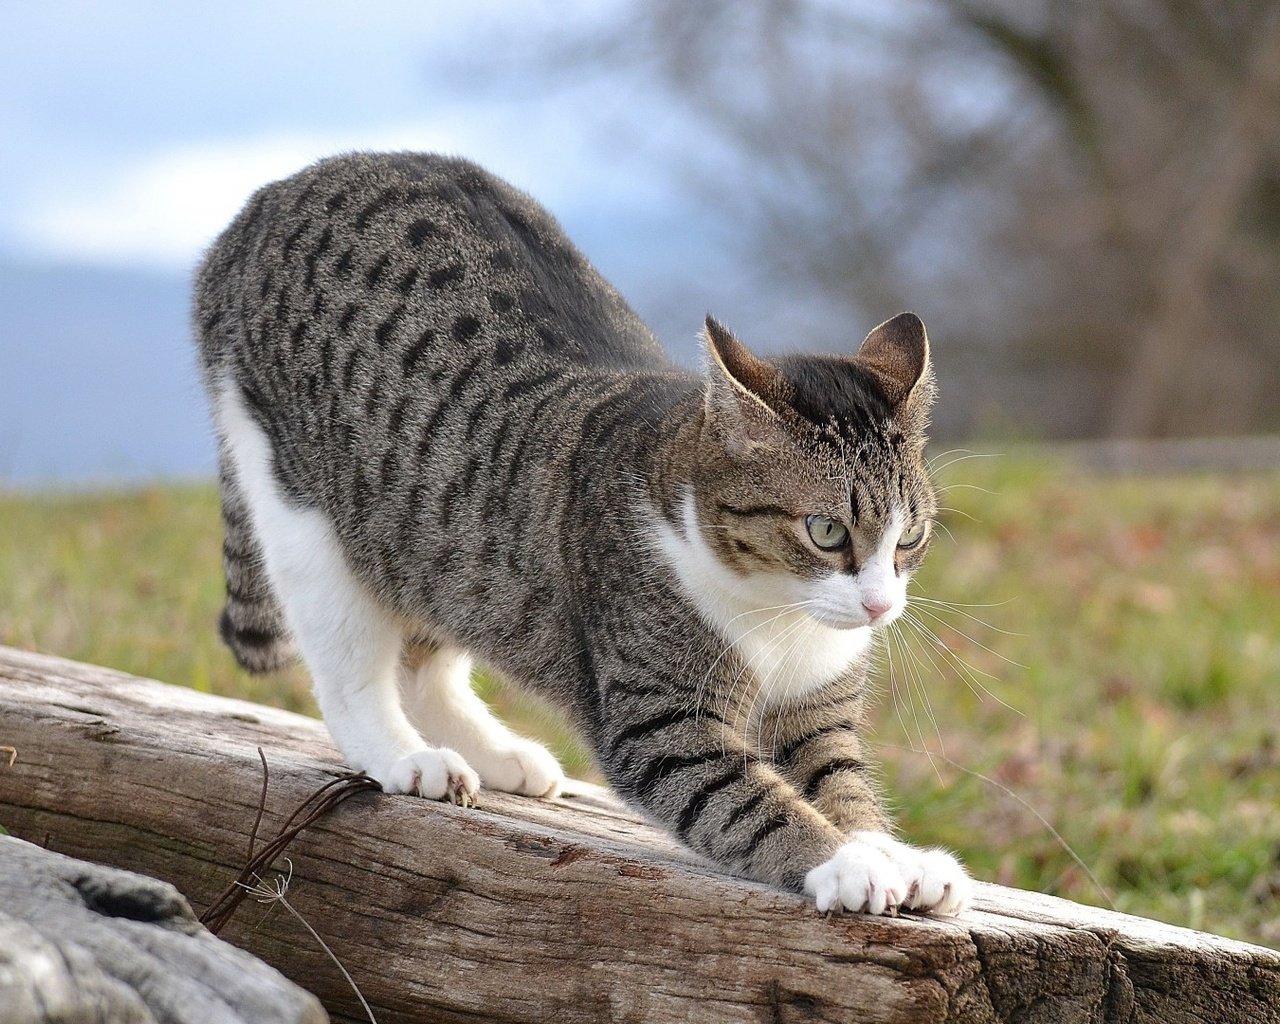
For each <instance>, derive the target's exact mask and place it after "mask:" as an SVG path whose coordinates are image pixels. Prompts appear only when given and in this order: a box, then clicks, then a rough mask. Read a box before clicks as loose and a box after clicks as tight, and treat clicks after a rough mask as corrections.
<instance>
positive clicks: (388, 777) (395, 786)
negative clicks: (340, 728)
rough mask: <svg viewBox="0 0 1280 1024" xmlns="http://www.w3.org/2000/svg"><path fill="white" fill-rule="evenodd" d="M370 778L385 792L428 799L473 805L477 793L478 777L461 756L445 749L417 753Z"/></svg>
mask: <svg viewBox="0 0 1280 1024" xmlns="http://www.w3.org/2000/svg"><path fill="white" fill-rule="evenodd" d="M370 774H371V775H373V777H374V778H375V779H377V780H378V782H380V783H381V784H382V788H383V790H384V791H385V792H387V793H411V794H416V795H417V796H421V797H425V798H426V799H428V800H448V801H449V802H450V803H453V804H459V805H461V806H463V807H468V806H474V805H475V797H476V793H478V792H479V791H480V776H478V775H477V774H476V773H475V772H474V771H473V770H472V768H471V766H470V765H469V764H467V762H466V761H464V760H463V759H462V756H461V755H460V754H458V753H456V752H455V751H452V750H450V749H449V748H448V747H437V748H435V749H427V750H418V751H415V752H414V753H412V754H406V755H405V756H404V757H401V758H399V759H398V760H396V761H393V762H391V764H390V765H388V766H387V767H386V768H385V769H384V770H383V771H381V772H371V773H370Z"/></svg>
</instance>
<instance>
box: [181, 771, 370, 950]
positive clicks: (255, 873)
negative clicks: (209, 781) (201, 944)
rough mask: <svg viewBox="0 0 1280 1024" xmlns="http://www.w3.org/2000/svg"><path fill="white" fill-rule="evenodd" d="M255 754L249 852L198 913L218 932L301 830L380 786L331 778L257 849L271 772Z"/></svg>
mask: <svg viewBox="0 0 1280 1024" xmlns="http://www.w3.org/2000/svg"><path fill="white" fill-rule="evenodd" d="M258 757H259V758H260V759H261V760H262V792H261V794H260V795H259V797H258V813H257V816H256V817H255V818H254V820H253V828H252V830H251V831H250V832H249V851H248V856H247V860H246V862H245V866H244V867H243V868H242V869H241V870H240V873H239V874H238V875H237V876H236V877H235V878H234V879H233V880H232V881H231V882H230V883H228V884H227V887H226V888H225V889H223V890H222V892H221V893H219V894H218V897H217V899H215V900H214V901H213V902H212V903H211V904H210V905H209V908H208V909H207V910H206V911H205V912H204V913H203V914H201V915H200V923H201V924H203V925H204V926H205V927H206V928H208V929H209V931H211V932H213V934H214V935H217V934H218V932H219V931H221V930H222V928H223V927H224V926H225V925H226V923H227V922H228V921H229V920H230V919H231V915H232V914H234V913H235V912H236V908H237V907H239V906H240V903H241V901H243V900H244V898H245V895H246V893H247V892H248V888H249V887H251V886H252V885H253V884H254V883H256V882H257V881H258V880H259V878H260V877H261V874H262V872H264V871H267V870H268V869H269V868H270V867H271V865H272V863H274V862H275V859H276V858H277V857H279V856H280V854H282V853H283V852H284V851H285V850H286V849H287V848H288V846H289V844H290V843H292V842H293V840H294V839H296V838H297V836H298V834H299V833H300V832H302V831H303V830H304V829H306V828H309V827H310V826H311V825H314V824H315V823H316V822H317V821H319V820H320V819H321V818H322V817H324V816H325V815H326V814H328V813H329V812H330V811H331V810H333V809H334V808H335V807H337V806H338V804H340V803H342V802H343V801H344V800H346V799H347V798H348V797H352V796H355V794H357V793H365V792H380V791H381V790H382V787H381V786H379V785H378V783H376V782H375V781H374V780H373V779H371V778H369V776H367V775H356V774H352V773H348V774H346V775H340V776H338V777H337V778H336V779H331V780H330V781H328V782H326V783H325V784H324V785H323V786H321V787H320V788H319V789H317V790H316V791H315V792H314V793H312V794H311V795H310V796H309V797H307V798H306V799H305V800H303V801H302V803H300V804H299V805H298V806H297V808H296V809H295V810H294V812H293V813H292V814H290V815H289V817H288V818H286V819H285V822H284V824H283V825H282V826H281V827H280V831H279V832H277V833H276V836H275V838H274V839H272V840H271V841H270V842H268V843H266V844H265V845H264V846H263V847H262V848H261V849H260V850H256V852H255V847H256V846H257V841H258V829H259V827H260V826H261V824H262V816H263V814H264V813H265V811H266V806H267V785H268V782H269V780H270V772H269V770H268V768H267V758H266V755H265V754H263V752H262V748H261V747H259V748H258Z"/></svg>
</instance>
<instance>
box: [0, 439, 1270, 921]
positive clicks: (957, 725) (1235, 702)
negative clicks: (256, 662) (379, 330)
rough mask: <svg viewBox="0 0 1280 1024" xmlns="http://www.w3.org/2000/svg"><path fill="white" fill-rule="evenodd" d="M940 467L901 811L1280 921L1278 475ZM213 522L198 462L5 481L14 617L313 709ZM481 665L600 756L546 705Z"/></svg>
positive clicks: (1063, 872) (1012, 463) (905, 735)
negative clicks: (115, 474) (282, 665)
mask: <svg viewBox="0 0 1280 1024" xmlns="http://www.w3.org/2000/svg"><path fill="white" fill-rule="evenodd" d="M954 459H956V456H947V457H944V458H942V459H940V460H939V461H940V462H941V463H947V462H950V461H953V460H954ZM942 476H943V479H944V481H945V482H946V483H947V484H948V485H949V487H948V490H947V491H946V493H945V500H944V504H945V505H946V506H947V507H948V511H947V513H946V514H945V516H944V517H943V519H942V523H943V525H945V527H946V528H947V529H946V531H940V535H939V537H938V539H937V541H936V542H935V544H934V548H933V551H932V552H931V554H930V556H929V562H928V565H927V566H926V571H925V572H924V573H923V575H922V578H921V579H920V580H919V581H918V582H919V585H918V586H916V587H915V588H913V589H914V590H915V591H916V592H917V593H918V594H919V595H921V596H922V597H924V598H927V599H929V600H931V601H945V602H953V604H951V605H944V604H930V603H926V602H925V601H921V602H919V603H916V604H915V605H914V606H913V609H912V614H913V615H914V616H915V617H916V619H917V620H918V623H919V625H918V626H917V627H915V628H914V632H913V627H912V626H910V625H907V626H905V627H904V630H903V632H902V635H901V636H900V637H895V638H892V639H890V640H888V641H887V642H886V644H885V652H884V656H883V658H882V661H883V664H882V671H881V673H880V675H881V677H882V679H883V680H884V686H883V690H884V693H883V700H882V701H881V706H880V710H879V713H878V715H877V719H876V729H875V734H874V736H873V737H872V742H873V743H874V744H875V745H876V746H877V747H878V749H879V751H880V757H881V760H882V761H883V763H884V775H885V783H886V788H887V790H888V792H889V793H890V795H891V799H892V801H893V803H894V806H895V807H896V809H897V813H898V816H899V819H900V821H901V824H902V829H903V832H904V833H905V835H906V836H907V837H908V838H910V839H912V840H914V841H918V842H925V843H944V844H946V845H948V846H950V847H952V848H953V849H955V850H957V851H958V852H959V853H961V854H962V856H963V857H964V859H965V860H966V861H967V862H968V863H969V865H970V866H971V867H972V869H973V871H974V873H975V874H976V875H977V876H978V877H979V878H983V879H988V880H993V881H998V882H1003V883H1005V884H1008V885H1016V886H1021V887H1024V888H1031V889H1039V890H1043V891H1047V892H1052V893H1056V894H1058V895H1062V896H1067V897H1070V898H1072V899H1077V900H1081V901H1084V902H1089V903H1098V904H1102V905H1106V903H1107V902H1108V900H1110V901H1111V902H1113V903H1114V905H1115V906H1116V907H1117V908H1118V909H1120V910H1124V911H1128V912H1131V913H1136V914H1143V915H1146V916H1150V917H1155V918H1159V919H1161V920H1165V921H1170V922H1173V923H1177V924H1185V925H1189V926H1192V927H1196V928H1204V929H1208V930H1210V931H1215V932H1219V933H1221V934H1224V935H1230V936H1234V937H1238V938H1244V939H1249V940H1252V941H1255V942H1262V943H1265V944H1268V945H1272V946H1280V735H1278V734H1280V474H1266V475H1253V476H1236V477H1227V476H1222V475H1195V476H1190V475H1183V476H1158V477H1131V478H1124V477H1107V478H1099V477H1090V476H1087V475H1083V474H1080V473H1076V472H1071V471H1068V470H1066V469H1064V468H1063V467H1061V466H1055V465H1054V464H1052V463H1047V462H1039V463H1035V462H1028V461H1020V460H1017V459H1011V458H984V459H978V458H973V459H966V460H964V461H955V463H954V464H953V465H950V466H949V467H948V468H947V469H945V470H944V472H943V474H942ZM948 532H949V534H950V536H948ZM220 544H221V536H220V533H219V525H218V519H217V502H216V499H215V496H214V494H213V491H212V489H210V488H207V487H166V488H149V489H147V490H143V491H140V492H134V493H121V494H89V495H65V496H63V495H58V496H35V497H31V496H8V497H4V496H0V643H5V644H11V645H14V646H18V647H25V648H30V649H34V650H40V651H47V652H50V653H55V654H60V655H63V656H66V657H70V658H77V659H81V660H84V661H89V662H95V663H98V664H102V665H109V666H112V667H115V668H119V669H124V670H126V671H129V672H133V673H136V674H139V675H144V676H151V677H154V678H157V679H163V680H166V681H168V682H172V683H180V684H184V685H187V686H192V687H195V688H196V689H200V690H205V691H208V692H211V693H221V694H232V695H235V696H240V697H246V698H248V699H251V700H256V701H262V702H266V703H272V704H278V705H281V706H283V707H286V708H291V709H293V710H298V711H304V712H307V713H312V714H314V713H315V709H314V706H313V704H312V702H311V698H310V695H309V692H308V684H307V679H306V675H305V673H304V672H303V671H302V670H300V669H295V670H292V671H290V672H288V673H282V674H280V675H278V676H275V677H268V678H265V679H262V678H255V677H252V676H248V675H245V674H244V673H242V672H239V671H238V670H236V669H235V668H234V667H233V664H232V660H231V657H230V655H229V654H228V653H227V652H226V651H224V650H223V649H222V648H221V646H220V645H219V643H218V640H217V637H216V634H215V630H214V623H215V621H216V616H217V613H218V610H219V608H220V606H221V595H222V581H221V578H220V564H219V550H220ZM930 633H932V634H933V635H932V636H931V635H930ZM890 669H891V670H890ZM891 677H892V683H891V682H890V678H891ZM482 687H483V689H484V692H485V694H486V696H487V697H488V698H489V699H490V700H491V701H493V702H494V703H495V704H496V705H498V706H499V708H500V711H501V712H502V714H503V715H504V716H505V717H507V718H508V719H509V720H514V721H516V722H518V723H519V724H520V725H521V726H522V727H523V728H525V729H526V730H528V731H531V732H537V733H540V734H541V735H543V736H544V737H546V738H547V739H548V740H549V742H550V743H551V745H552V746H553V747H554V749H556V751H557V752H558V753H559V754H561V756H562V757H563V758H564V759H565V761H566V764H567V766H568V768H569V769H570V771H572V772H574V773H576V774H589V773H590V771H591V767H590V761H589V758H588V757H587V756H586V754H585V753H584V752H583V751H582V750H581V748H580V747H579V746H578V745H577V744H576V743H575V742H574V740H573V738H572V737H571V736H569V735H568V734H567V733H566V732H565V731H564V730H563V729H562V728H561V727H559V726H558V725H557V724H556V723H555V720H554V718H553V717H551V716H549V715H547V714H546V713H545V712H542V711H541V710H540V709H538V708H537V707H536V706H535V705H533V704H532V703H530V702H527V701H523V700H521V699H520V698H519V697H518V696H516V695H514V694H511V693H509V692H504V691H503V690H502V689H501V688H500V687H497V686H495V685H493V684H490V683H487V682H484V683H482ZM3 742H4V738H3V736H0V744H2V743H3ZM1055 830H1056V833H1057V834H1058V835H1057V836H1055V834H1054V832H1055ZM1059 836H1060V837H1061V838H1059ZM1091 874H1092V876H1094V878H1091V877H1090V875H1091ZM1094 879H1096V882H1095V880H1094ZM1104 890H1105V894H1104Z"/></svg>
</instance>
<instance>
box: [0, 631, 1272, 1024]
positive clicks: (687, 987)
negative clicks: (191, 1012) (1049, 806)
mask: <svg viewBox="0 0 1280 1024" xmlns="http://www.w3.org/2000/svg"><path fill="white" fill-rule="evenodd" d="M0 744H8V745H11V746H14V747H16V748H17V750H18V760H17V762H16V764H15V765H14V766H13V767H12V768H9V769H5V768H4V767H3V764H2V763H0V823H3V824H4V825H6V826H7V827H8V828H9V829H10V830H11V831H12V832H14V833H15V834H17V835H21V836H23V837H25V838H28V839H33V840H35V841H36V842H41V841H43V840H44V839H45V838H46V837H47V838H48V843H49V845H50V846H51V847H52V848H53V849H55V850H59V851H62V852H64V853H68V854H71V855H73V856H78V857H85V858H88V859H91V860H96V861H104V862H109V863H113V864H116V865H119V866H122V867H127V868H133V869H135V870H139V871H143V872H145V873H147V874H152V875H156V876H158V877H160V878H163V879H166V880H168V881H171V882H173V883H174V884H175V885H176V886H177V887H178V888H179V889H180V890H182V892H184V893H185V894H186V895H187V897H188V898H189V899H190V900H191V901H192V903H193V904H194V905H195V906H196V907H197V909H200V908H202V907H204V906H206V905H207V904H208V903H209V902H210V901H211V900H212V898H213V897H214V896H215V894H216V893H217V892H218V891H219V890H220V889H221V888H222V887H223V886H224V885H225V884H226V883H227V881H228V879H229V878H230V877H232V876H233V875H234V873H235V872H236V871H237V870H238V869H239V868H240V867H241V865H242V863H243V860H244V856H245V849H246V844H247V836H248V833H249V830H250V828H251V826H252V823H253V818H254V814H255V811H256V809H257V803H258V796H259V790H260V785H261V768H260V764H259V761H258V755H257V752H256V748H257V747H258V746H259V745H260V746H262V748H263V749H264V750H265V752H266V755H267V758H268V761H269V762H270V764H271V792H270V794H269V796H268V800H267V814H266V818H265V820H264V824H263V829H264V832H265V833H266V834H274V831H275V830H276V828H277V827H278V825H279V824H280V822H281V820H282V818H283V817H284V816H285V815H286V814H288V813H289V812H291V811H292V810H293V808H294V807H295V806H296V805H297V804H298V803H300V802H301V801H302V800H303V799H304V798H305V797H307V796H309V795H310V794H311V793H312V792H313V791H314V790H315V789H316V788H318V787H319V786H320V785H322V784H323V783H324V782H326V781H328V780H329V779H331V778H332V777H333V776H334V775H335V774H336V773H337V772H338V770H339V766H340V762H339V759H338V757H337V755H336V754H335V752H334V750H333V748H332V746H331V744H330V742H329V741H328V739H327V736H326V734H325V731H324V728H323V726H322V725H321V724H320V723H319V722H315V721H312V720H309V719H306V718H302V717H299V716H296V715H292V714H288V713H285V712H281V711H278V710H274V709H269V708H263V707H259V706H257V705H251V704H246V703H243V702H239V701H230V700H223V699H216V698H211V697H208V696H204V695H201V694H197V693H194V692H192V691H188V690H184V689H181V688H176V687H171V686H166V685H163V684H160V683H154V682H148V681H144V680H139V679H135V678H133V677H129V676H125V675H122V674H120V673H116V672H111V671H108V670H105V669H99V668H92V667H89V666H85V665H78V664H75V663H72V662H67V661H62V660H59V659H54V658H48V657H44V656H39V655H34V654H27V653H22V652H18V651H12V650H8V649H4V648H0ZM289 856H290V857H291V859H292V862H293V882H292V888H291V889H290V892H289V899H290V901H291V902H292V904H293V905H294V906H295V907H296V908H297V909H298V910H299V911H300V913H301V914H302V915H303V916H304V917H305V918H306V920H308V921H309V922H310V923H311V925H312V926H313V927H314V928H315V929H316V930H317V931H318V932H319V933H320V934H321V935H322V936H323V937H324V938H325V939H326V941H327V942H328V943H329V944H330V945H331V946H332V948H333V950H334V952H335V953H336V954H337V956H338V958H339V959H340V960H341V961H342V963H343V964H344V965H345V966H346V968H347V969H348V970H349V971H350V973H351V974H352V976H353V977H354V978H355V980H356V982H357V984H358V985H359V986H360V988H361V991H362V992H363V993H364V995H365V997H366V998H367V999H368V1000H369V1001H370V1003H371V1004H372V1005H373V1009H374V1012H375V1013H376V1015H377V1017H378V1020H379V1022H380V1024H396V1022H404V1024H407V1022H409V1021H416V1020H440V1021H470V1022H474V1021H477V1020H498V1021H511V1022H515V1021H531V1022H569V1024H572V1022H579V1021H598V1020H611V1021H645V1022H649V1021H697V1022H703V1021H721V1020H723V1021H858V1022H882V1021H883V1022H908V1021H909V1022H913V1024H928V1022H943V1021H945V1022H966V1024H968V1022H972V1024H980V1022H991V1021H1010V1022H1011V1021H1019V1022H1022V1021H1026V1022H1040V1021H1044V1022H1050V1021H1052V1022H1075V1021H1080V1022H1085V1021H1088V1022H1112V1021H1116V1022H1146V1021H1150V1022H1161V1024H1168V1022H1178V1024H1181V1022H1192V1021H1205V1022H1213V1024H1228V1022H1235V1021H1239V1022H1241V1024H1244V1022H1248V1024H1258V1022H1267V1021H1280V953H1276V952H1273V951H1271V950H1267V949H1263V948H1261V947H1257V946H1250V945H1247V944H1244V943H1239V942H1232V941H1229V940H1226V939H1221V938H1217V937H1214V936H1211V935H1205V934H1202V933H1198V932H1191V931H1186V930H1184V929H1179V928H1173V927H1169V926H1166V925H1161V924H1157V923H1155V922H1153V921H1146V920H1143V919H1139V918H1133V917H1127V916H1124V915H1121V914H1113V913H1109V912H1105V911H1100V910H1095V909H1092V908H1087V907H1083V906H1078V905H1076V904H1072V903H1069V902H1066V901H1063V900H1059V899H1054V898H1051V897H1046V896H1037V895H1034V894H1030V893H1024V892H1019V891H1015V890H1009V889H1003V888H1000V887H997V886H991V885H982V886H980V887H979V893H978V899H977V905H976V908H975V909H974V910H973V911H971V912H970V913H968V914H967V915H966V916H965V917H964V918H962V919H960V920H958V921H947V920H921V919H911V918H905V917H904V918H901V919H896V920H895V919H888V918H867V917H862V916H843V917H830V918H824V917H822V916H821V915H819V914H817V912H816V911H815V910H813V909H812V908H811V907H810V906H809V905H808V903H807V901H805V900H803V899H801V898H800V897H797V896H792V895H789V894H786V893H781V892H776V891H773V890H770V889H768V888H766V887H763V886H759V885H754V884H751V883H748V882H743V881H741V880H738V879H734V878H730V877H727V876H726V875H724V874H722V873H720V872H718V871H716V870H714V869H712V868H710V867H708V866H706V865H705V864H702V863H700V862H698V861H697V860H696V859H695V858H693V857H692V856H691V855H689V854H688V853H686V852H685V851H683V850H682V849H680V848H679V847H678V846H677V845H676V844H674V843H673V842H672V841H671V840H669V839H667V838H666V837H665V836H664V835H663V834H662V833H661V832H659V831H658V830H656V829H654V828H652V827H650V826H648V825H646V824H644V823H642V822H640V821H639V820H637V819H636V818H635V817H634V816H632V815H631V814H629V813H628V812H626V811H624V810H622V809H620V808H619V807H617V806H616V805H615V804H613V803H611V801H610V800H609V799H608V797H607V795H602V794H601V793H600V792H599V791H587V792H586V793H585V794H584V795H582V796H577V797H570V798H566V799H561V800H558V801H555V802H542V801H535V800H527V799H521V798H517V797H505V796H501V795H496V794H489V795H486V796H485V799H484V800H483V805H482V807H481V808H479V809H463V808H457V807H453V806H450V805H446V804H437V803H430V802H426V801H422V800H417V799H414V798H411V797H403V796H386V795H383V794H380V793H367V794H359V795H357V796H355V797H353V798H351V799H350V800H349V801H347V802H346V803H344V804H343V805H342V806H341V807H339V808H337V809H336V810H335V811H334V812H333V813H332V815H331V816H329V817H327V818H325V819H324V820H322V821H321V822H319V823H317V825H316V826H314V827H313V828H312V829H311V830H310V831H308V832H306V833H304V834H303V835H302V836H300V837H299V839H298V840H297V841H296V842H295V844H294V846H293V847H292V848H291V850H290V852H289ZM264 913H265V911H264V908H262V907H259V906H256V905H255V904H252V903H246V904H244V905H243V906H242V907H241V908H240V910H239V911H238V912H237V915H236V917H235V918H234V919H233V921H232V922H231V924H230V925H229V926H228V927H227V929H226V930H225V931H224V932H223V933H222V934H223V937H224V938H228V939H230V940H231V941H233V942H235V943H236V944H238V945H241V946H243V947H244V948H245V949H248V950H250V951H251V952H253V953H254V954H256V955H258V956H261V957H262V958H263V959H265V960H266V961H267V962H268V963H270V964H272V965H273V966H275V967H278V968H279V969H280V970H281V971H282V972H284V973H285V974H286V975H288V976H289V977H291V978H293V979H294V980H296V981H298V982H299V983H300V984H302V985H303V986H304V987H306V988H308V989H310V990H312V991H314V992H316V993H317V994H318V995H320V997H321V999H322V1000H323V1001H324V1002H325V1004H326V1006H327V1007H328V1008H329V1010H330V1012H331V1013H333V1014H334V1016H335V1018H339V1019H348V1018H349V1019H353V1020H354V1019H363V1018H362V1014H361V1012H360V1011H359V1008H358V1005H357V1004H356V1002H355V1000H354V997H353V996H352V994H351V992H350V989H349V988H347V986H346V982H345V981H344V980H343V979H342V978H341V976H340V975H339V974H338V972H337V970H336V969H335V968H334V967H333V964H332V963H331V962H330V961H329V960H328V959H327V957H325V955H324V954H323V953H322V952H321V951H320V950H319V949H318V948H317V947H316V945H315V943H314V942H313V940H312V939H311V938H310V937H309V936H307V935H306V934H305V933H304V932H303V931H302V929H301V928H300V926H299V925H298V924H297V923H296V922H295V921H294V920H293V919H292V918H291V917H290V916H289V915H288V914H286V913H284V912H283V911H282V910H280V909H279V908H276V909H274V910H272V911H271V912H270V913H269V914H266V916H265V919H264Z"/></svg>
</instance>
